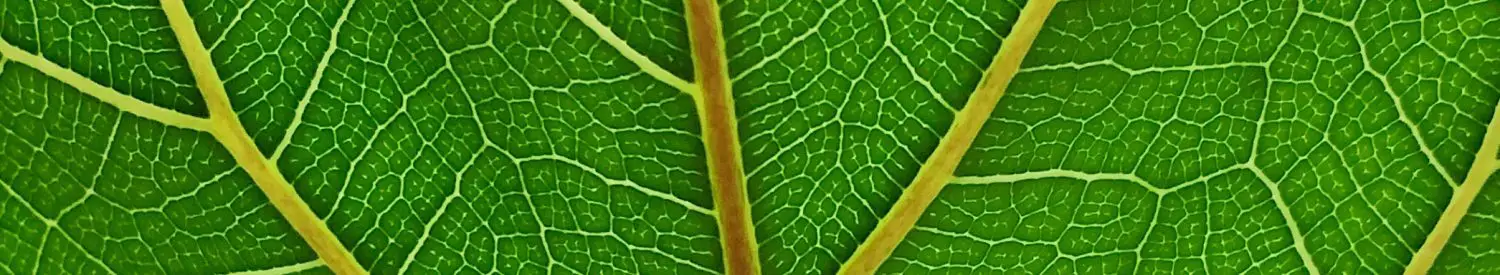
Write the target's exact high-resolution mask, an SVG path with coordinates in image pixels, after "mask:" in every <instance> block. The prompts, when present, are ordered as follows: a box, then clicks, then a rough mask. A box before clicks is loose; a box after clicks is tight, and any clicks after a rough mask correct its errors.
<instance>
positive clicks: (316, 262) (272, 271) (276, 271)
mask: <svg viewBox="0 0 1500 275" xmlns="http://www.w3.org/2000/svg"><path fill="white" fill-rule="evenodd" d="M320 266H323V260H320V259H313V260H311V261H306V262H301V263H296V264H292V265H285V266H278V267H273V268H267V269H261V270H248V271H240V272H234V273H229V274H226V275H282V274H292V273H298V272H303V271H307V270H310V269H313V268H317V267H320Z"/></svg>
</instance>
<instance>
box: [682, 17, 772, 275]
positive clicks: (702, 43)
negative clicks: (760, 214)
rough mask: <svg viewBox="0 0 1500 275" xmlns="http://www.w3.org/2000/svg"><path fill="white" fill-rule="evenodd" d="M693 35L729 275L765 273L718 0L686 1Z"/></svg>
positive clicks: (700, 107) (700, 118)
mask: <svg viewBox="0 0 1500 275" xmlns="http://www.w3.org/2000/svg"><path fill="white" fill-rule="evenodd" d="M685 4H686V7H687V25H688V40H689V42H690V43H691V44H692V51H693V71H694V72H693V76H694V78H695V79H697V81H698V87H697V89H698V91H697V93H690V94H692V95H693V99H694V100H693V102H694V103H695V105H697V107H698V108H697V109H698V122H699V124H700V125H701V128H703V146H704V148H705V149H706V151H707V157H708V174H709V181H710V182H711V184H712V188H711V189H712V190H713V197H714V210H715V211H716V212H717V213H718V215H717V216H716V217H717V218H718V223H719V244H720V245H721V246H722V247H723V249H724V270H725V273H728V274H735V275H740V274H760V259H759V257H757V253H756V242H755V230H754V228H752V225H753V224H752V223H751V222H750V200H749V199H748V197H747V196H746V194H745V192H746V191H745V168H744V165H743V164H742V163H741V161H740V139H739V131H738V130H737V127H736V125H735V118H734V99H733V98H731V97H730V94H729V90H730V89H729V88H730V85H729V68H728V67H729V64H728V60H727V58H726V56H727V55H725V53H724V32H723V30H722V29H721V25H722V24H721V23H720V21H719V4H718V3H716V2H715V1H714V0H686V3H685Z"/></svg>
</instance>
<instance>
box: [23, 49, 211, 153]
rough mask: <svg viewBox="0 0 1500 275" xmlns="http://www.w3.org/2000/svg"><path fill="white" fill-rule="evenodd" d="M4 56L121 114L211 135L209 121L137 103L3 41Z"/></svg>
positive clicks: (128, 96)
mask: <svg viewBox="0 0 1500 275" xmlns="http://www.w3.org/2000/svg"><path fill="white" fill-rule="evenodd" d="M0 56H4V58H5V59H7V60H10V61H15V62H17V63H21V64H24V65H26V66H30V67H32V68H35V69H36V70H38V71H41V72H42V74H46V75H47V76H51V77H52V78H55V79H57V80H58V81H62V82H63V83H67V84H68V85H69V86H73V88H74V89H78V91H80V92H83V93H84V94H87V95H89V96H92V97H94V98H97V99H99V101H103V102H104V103H105V104H109V105H110V106H115V108H118V109H120V110H121V111H125V112H127V113H131V114H134V115H136V116H140V117H143V118H146V119H149V120H152V121H156V122H159V123H161V124H166V125H168V126H173V127H178V128H183V129H189V130H197V131H208V128H209V127H208V125H209V122H208V119H206V118H202V117H197V116H192V115H188V114H184V113H181V112H178V111H175V110H171V109H167V108H162V107H161V106H156V105H154V104H151V103H147V102H145V101H141V100H140V99H136V98H135V97H131V96H130V95H126V94H124V93H120V91H116V90H115V89H112V88H110V87H105V86H104V85H100V84H99V83H97V82H94V81H93V80H90V79H89V78H88V77H85V76H83V75H80V74H78V73H77V72H74V71H72V70H68V69H66V68H63V67H62V66H59V65H57V63H52V61H50V60H47V58H45V57H42V56H40V55H36V54H32V53H29V52H26V50H22V49H21V48H17V47H16V46H15V45H11V44H10V42H8V41H5V40H3V39H0Z"/></svg>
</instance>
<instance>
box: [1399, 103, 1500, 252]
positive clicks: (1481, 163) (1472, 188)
mask: <svg viewBox="0 0 1500 275" xmlns="http://www.w3.org/2000/svg"><path fill="white" fill-rule="evenodd" d="M1492 114H1493V115H1491V116H1492V117H1491V118H1490V126H1489V128H1487V129H1486V130H1485V133H1484V141H1483V142H1482V143H1480V145H1479V152H1475V153H1474V163H1473V164H1470V165H1469V174H1468V175H1467V176H1465V177H1464V182H1463V184H1460V185H1459V186H1458V190H1456V191H1453V199H1452V200H1449V201H1448V208H1447V209H1444V210H1443V215H1442V216H1441V217H1439V218H1438V222H1437V225H1435V226H1433V228H1432V231H1431V232H1430V233H1428V234H1427V241H1426V242H1425V243H1422V248H1421V249H1418V250H1417V253H1416V254H1413V255H1412V257H1411V263H1410V264H1408V265H1407V266H1406V274H1427V270H1428V269H1431V268H1432V264H1433V263H1434V262H1436V261H1437V256H1438V254H1439V253H1442V252H1443V247H1445V246H1447V245H1448V239H1449V238H1451V237H1453V230H1454V229H1456V228H1458V222H1459V221H1461V220H1463V218H1464V216H1465V215H1468V214H1469V206H1470V205H1472V204H1474V198H1475V197H1478V196H1479V190H1480V189H1481V188H1483V187H1484V183H1485V182H1486V181H1489V178H1490V176H1491V175H1494V174H1495V170H1496V169H1500V159H1496V156H1495V155H1496V153H1500V103H1497V104H1496V105H1495V110H1494V113H1492Z"/></svg>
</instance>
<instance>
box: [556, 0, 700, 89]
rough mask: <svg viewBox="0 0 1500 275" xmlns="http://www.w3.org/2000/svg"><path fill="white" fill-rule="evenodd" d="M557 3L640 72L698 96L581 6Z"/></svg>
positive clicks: (566, 1) (690, 85) (565, 0)
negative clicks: (639, 69)
mask: <svg viewBox="0 0 1500 275" xmlns="http://www.w3.org/2000/svg"><path fill="white" fill-rule="evenodd" d="M557 2H558V3H561V4H562V5H563V7H567V8H568V13H570V14H573V17H574V18H578V21H579V22H583V25H584V26H588V27H589V30H593V31H594V33H595V34H598V35H599V38H601V39H604V42H605V43H609V46H610V47H614V48H615V50H616V51H619V52H620V54H621V55H624V56H625V59H629V60H630V62H634V63H635V65H636V66H639V67H641V70H642V71H645V72H646V74H648V75H651V77H654V78H656V80H659V81H661V82H662V83H666V84H667V86H672V88H676V89H677V90H678V91H682V92H683V93H687V94H689V95H694V96H696V95H697V94H698V88H697V87H695V86H693V83H692V82H688V81H687V80H683V79H682V78H680V77H677V76H676V75H673V74H672V72H668V71H667V69H663V68H662V67H661V66H660V65H656V62H652V61H651V59H650V58H647V57H646V55H643V54H641V52H638V51H636V50H635V48H631V47H630V44H626V43H625V40H624V39H620V37H619V36H616V35H615V33H614V31H611V30H610V29H609V26H605V25H604V23H603V22H599V18H596V17H594V14H592V13H589V11H588V10H585V9H583V6H581V5H579V4H578V2H577V1H574V0H557Z"/></svg>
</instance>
